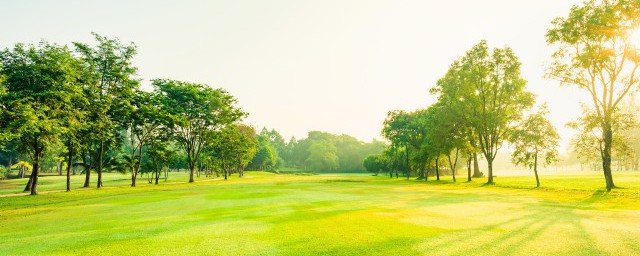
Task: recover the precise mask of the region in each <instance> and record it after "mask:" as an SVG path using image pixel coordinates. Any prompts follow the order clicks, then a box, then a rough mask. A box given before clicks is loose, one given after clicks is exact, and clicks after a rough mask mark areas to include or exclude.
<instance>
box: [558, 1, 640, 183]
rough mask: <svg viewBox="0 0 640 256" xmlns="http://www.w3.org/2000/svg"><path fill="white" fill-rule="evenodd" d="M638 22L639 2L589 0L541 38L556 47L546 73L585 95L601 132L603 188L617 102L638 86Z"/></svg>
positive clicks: (608, 180) (610, 180)
mask: <svg viewBox="0 0 640 256" xmlns="http://www.w3.org/2000/svg"><path fill="white" fill-rule="evenodd" d="M639 25H640V2H638V1H631V0H610V1H596V0H590V1H587V2H585V3H584V4H583V5H580V6H574V7H573V8H571V11H570V12H569V15H568V16H567V17H559V18H556V19H555V20H554V21H553V23H552V27H551V28H550V29H549V30H548V31H547V35H546V37H547V42H548V43H549V44H550V45H554V46H557V50H556V51H555V53H554V54H553V56H552V58H553V63H552V65H551V67H550V69H549V72H548V77H551V78H554V79H556V80H558V81H559V82H560V83H561V85H573V86H576V87H578V88H580V89H582V90H584V91H586V92H588V94H589V96H591V106H592V107H593V108H594V109H595V118H596V119H597V121H598V124H599V126H600V130H601V132H602V142H603V147H602V149H601V151H600V153H601V159H602V169H603V173H604V177H605V183H606V188H607V191H610V190H611V189H612V188H614V187H615V184H614V182H613V176H612V174H611V155H612V154H611V151H612V146H613V138H614V131H613V126H614V125H615V124H614V122H615V120H614V116H615V115H616V112H617V111H619V104H620V103H621V102H622V100H623V99H624V98H625V97H626V96H627V95H629V94H631V93H633V92H634V91H635V90H637V88H638V83H639V80H638V77H637V75H638V74H637V72H638V67H640V54H638V50H639V49H638V42H633V41H632V40H631V39H632V36H633V31H637V29H638V26H639Z"/></svg>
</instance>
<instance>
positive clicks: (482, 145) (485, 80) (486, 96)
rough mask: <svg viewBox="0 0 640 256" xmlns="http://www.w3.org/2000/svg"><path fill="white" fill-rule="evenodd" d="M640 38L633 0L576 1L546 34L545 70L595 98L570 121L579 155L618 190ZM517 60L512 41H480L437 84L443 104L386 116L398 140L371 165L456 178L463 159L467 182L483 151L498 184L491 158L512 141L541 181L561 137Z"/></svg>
mask: <svg viewBox="0 0 640 256" xmlns="http://www.w3.org/2000/svg"><path fill="white" fill-rule="evenodd" d="M639 35H640V2H638V1H627V0H616V1H597V0H590V1H586V2H584V3H583V4H582V5H578V6H574V7H573V8H571V10H570V11H569V14H568V15H567V16H566V17H559V18H556V19H555V20H553V22H552V24H551V28H549V29H548V31H547V34H546V39H547V42H548V44H549V45H550V46H552V47H553V48H554V49H555V52H554V53H553V55H552V56H551V59H552V62H551V64H550V65H549V67H548V70H547V73H546V74H545V76H546V77H547V78H549V79H553V80H556V81H558V82H559V83H560V84H561V85H562V86H565V85H566V86H575V87H577V88H579V89H581V90H583V91H585V92H587V93H588V95H589V96H590V98H591V100H592V101H591V102H589V103H584V104H583V115H582V116H581V117H580V118H579V119H578V120H576V121H573V122H571V123H569V124H567V125H568V126H569V127H571V128H574V129H577V130H578V131H579V135H578V136H576V137H575V138H574V139H573V140H572V142H571V145H572V146H573V147H574V150H575V151H576V152H577V153H578V154H579V155H580V156H581V158H583V159H585V160H594V159H600V164H601V166H602V171H603V174H604V177H605V184H606V188H607V190H611V189H612V188H614V187H615V185H614V183H613V175H612V172H611V169H612V167H611V164H612V159H613V157H614V156H615V155H617V156H619V157H620V158H623V157H625V156H632V155H634V153H632V152H633V149H634V146H633V143H631V141H633V140H632V137H633V131H634V129H636V127H637V124H636V116H637V114H636V112H634V111H629V109H633V108H632V107H626V108H625V107H624V106H623V104H624V103H625V102H630V101H629V99H628V98H629V95H633V94H634V93H635V92H636V91H637V90H638V89H639V88H638V84H639V79H638V67H640V54H639V50H640V49H639V48H640V42H638V40H640V37H638V36H639ZM520 66H521V63H520V62H519V61H518V58H517V56H516V55H515V54H514V52H513V50H512V49H511V48H510V47H504V48H494V49H493V50H490V48H489V46H488V45H487V42H486V41H481V42H480V43H478V44H477V45H475V46H474V47H472V48H471V49H470V50H469V51H467V52H466V54H465V55H464V56H463V57H460V58H459V59H457V60H455V61H454V62H453V63H452V64H451V65H450V67H449V70H448V71H447V73H446V74H445V75H444V76H443V77H442V78H440V79H439V80H438V81H437V83H436V85H435V86H434V87H433V88H432V89H431V91H430V92H431V93H432V94H434V95H436V96H437V97H438V101H437V103H435V104H433V105H432V106H430V107H429V108H427V109H421V110H417V111H413V112H406V111H391V112H389V114H388V116H387V119H386V120H385V121H384V128H383V131H382V134H383V136H384V137H385V138H387V139H388V140H389V141H390V142H391V145H390V147H389V148H388V149H387V150H386V151H385V152H384V153H382V154H378V155H372V156H370V157H368V158H367V159H366V160H365V161H364V165H365V166H367V169H368V170H370V171H372V172H375V173H378V172H387V173H389V175H390V176H393V175H394V174H395V176H396V177H398V171H400V172H404V175H406V177H407V178H409V177H410V176H411V175H416V176H418V177H419V178H424V179H428V177H429V175H430V173H435V176H436V179H439V176H440V174H441V172H442V171H443V170H444V171H447V172H448V173H449V174H451V175H452V176H453V181H456V177H455V175H456V170H457V167H458V163H459V162H460V161H459V160H460V159H461V158H462V159H463V162H465V163H466V167H467V180H469V181H470V180H471V178H472V177H473V176H475V177H478V176H480V172H479V171H478V164H477V162H478V160H477V159H478V156H479V155H480V156H481V157H482V158H484V159H485V161H486V163H487V172H488V174H487V183H493V178H494V173H493V166H492V164H493V161H494V159H495V157H496V156H497V153H498V150H499V149H500V148H501V147H503V146H504V145H505V144H510V145H511V146H512V148H513V154H512V162H513V163H515V164H518V165H523V166H526V167H529V168H531V169H533V171H534V173H535V176H536V182H537V185H538V186H540V181H539V178H538V175H537V169H538V166H539V164H549V163H551V162H554V161H556V160H557V155H558V153H557V150H556V148H557V146H558V139H559V136H558V134H557V132H556V130H555V128H554V127H553V125H552V124H551V123H550V122H549V121H548V120H547V119H546V118H545V115H546V114H547V113H548V110H547V108H546V106H544V104H542V105H540V106H539V107H538V109H532V107H533V106H534V105H535V96H534V95H533V94H532V93H531V92H529V91H527V89H526V81H525V80H524V79H523V78H522V77H521V73H520ZM630 104H631V105H633V104H632V103H630ZM527 113H528V115H527ZM472 166H473V167H472ZM472 168H473V169H474V175H472V174H471V170H472Z"/></svg>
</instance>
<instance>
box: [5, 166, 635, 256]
mask: <svg viewBox="0 0 640 256" xmlns="http://www.w3.org/2000/svg"><path fill="white" fill-rule="evenodd" d="M127 178H128V176H123V175H120V174H107V175H106V180H105V182H104V183H105V185H106V186H108V187H106V188H104V189H100V190H98V189H93V188H92V189H84V190H74V191H72V192H55V191H56V190H59V189H62V188H64V184H63V183H64V179H63V178H61V177H44V178H42V179H41V181H42V188H41V191H47V190H48V191H54V192H51V193H43V194H41V195H39V196H8V197H0V230H2V232H0V241H2V242H3V245H2V246H0V255H43V254H47V255H69V254H72V255H89V254H91V255H177V254H185V255H193V254H197V255H203V254H204V255H365V254H366V255H370V254H376V255H433V254H445V255H514V254H515V255H538V254H557V255H567V254H573V255H612V254H613V255H638V254H640V174H637V173H636V174H630V173H627V174H616V175H615V176H614V178H615V181H616V182H617V185H618V186H621V187H622V188H620V189H616V190H614V191H613V192H611V193H606V192H604V191H603V190H602V187H603V184H604V181H603V178H602V177H601V176H600V175H582V176H543V177H541V178H542V180H541V181H542V185H543V187H542V188H540V189H535V188H533V187H532V185H533V184H535V181H534V180H533V177H528V176H527V177H498V178H497V179H496V182H497V183H496V185H488V186H487V185H483V184H482V181H483V180H477V181H474V182H470V183H467V182H464V181H463V182H460V180H461V179H459V182H458V183H455V184H454V183H452V182H451V181H450V180H449V177H445V178H444V179H446V180H443V181H439V182H438V181H433V180H430V181H428V182H425V181H416V180H413V179H412V180H406V179H403V178H400V179H389V178H388V177H384V176H379V177H373V176H369V175H357V174H355V175H353V174H352V175H347V174H342V175H340V174H335V175H312V176H308V175H276V174H272V173H263V172H247V174H246V175H245V177H243V178H237V177H235V176H234V177H232V178H231V179H230V180H227V181H224V180H219V179H215V180H211V179H210V178H206V177H200V178H199V182H196V183H194V184H184V183H181V182H182V181H185V180H186V176H185V175H184V174H179V175H175V174H172V176H170V179H169V181H168V182H167V183H164V182H162V183H163V184H160V185H157V186H155V185H149V184H147V183H146V181H144V180H143V182H139V183H140V187H137V188H130V187H127V180H126V179H127ZM74 180H79V181H77V182H78V183H75V184H74V187H79V186H80V185H81V184H80V183H81V181H80V180H81V178H80V177H74ZM465 180H466V179H465ZM23 185H24V180H23V181H0V193H2V194H5V195H8V194H13V193H16V192H19V191H20V190H21V186H23ZM109 186H110V187H109Z"/></svg>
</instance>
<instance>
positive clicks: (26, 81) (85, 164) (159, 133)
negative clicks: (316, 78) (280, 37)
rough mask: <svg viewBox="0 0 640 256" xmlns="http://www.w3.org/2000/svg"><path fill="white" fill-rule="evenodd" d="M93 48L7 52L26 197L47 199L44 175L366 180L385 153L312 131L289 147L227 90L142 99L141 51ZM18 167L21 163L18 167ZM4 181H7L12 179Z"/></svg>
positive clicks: (171, 83) (170, 89)
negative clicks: (352, 176) (282, 172)
mask: <svg viewBox="0 0 640 256" xmlns="http://www.w3.org/2000/svg"><path fill="white" fill-rule="evenodd" d="M94 38H95V42H93V44H87V43H80V42H75V43H73V45H72V46H71V47H70V46H67V45H57V44H53V43H49V42H46V41H41V42H39V43H38V44H22V43H18V44H16V45H15V46H14V47H13V48H6V49H4V50H3V51H1V52H0V84H1V85H2V86H1V87H0V100H1V101H0V102H1V107H0V132H1V134H0V135H1V136H0V158H2V160H4V161H5V163H6V164H7V166H8V168H6V173H7V174H8V175H9V176H10V175H11V171H12V169H17V170H18V172H17V175H16V177H17V178H23V177H25V175H27V173H29V172H30V174H29V176H28V181H27V184H26V186H25V191H30V193H31V194H33V195H35V194H37V193H38V190H37V186H38V177H39V176H40V174H41V172H42V168H43V166H45V167H48V168H50V169H51V168H52V167H53V168H55V170H56V172H57V173H58V175H62V173H63V169H66V176H67V184H66V187H67V191H69V190H70V189H71V182H70V180H71V176H72V175H75V174H76V172H80V173H81V174H83V175H84V187H90V186H91V184H90V182H91V175H92V174H93V173H95V174H96V175H97V182H96V184H95V186H96V187H97V188H100V187H102V186H103V178H102V175H103V173H104V172H114V171H115V172H121V173H130V174H131V186H132V187H135V186H136V182H137V181H138V180H139V175H140V174H141V173H142V174H147V179H148V180H149V182H150V183H151V182H154V181H155V184H158V181H159V179H160V177H161V176H164V179H165V180H166V179H167V177H168V172H169V170H171V169H173V170H182V169H186V170H188V173H189V182H194V176H199V175H201V174H203V175H205V176H212V175H216V176H220V175H222V176H224V178H225V179H227V178H228V176H229V175H230V174H233V173H237V174H238V175H239V176H240V177H241V176H243V175H244V170H245V169H246V168H249V169H252V170H264V171H276V170H277V169H279V168H287V167H288V168H295V169H300V170H306V171H313V172H338V171H341V172H359V171H364V168H363V167H362V165H361V163H362V159H364V157H366V156H367V155H369V154H373V153H377V152H380V151H381V150H382V148H383V147H384V144H383V143H382V142H379V141H374V142H372V143H363V142H361V141H359V140H357V139H355V138H353V137H351V136H348V135H333V134H329V133H323V132H310V133H309V136H308V137H307V138H304V139H301V140H296V139H295V138H292V139H290V140H289V141H288V142H286V143H285V141H284V139H283V138H282V136H281V135H280V134H279V133H278V132H277V131H275V130H271V131H269V130H267V129H266V128H265V129H263V130H262V131H261V132H260V133H259V134H257V133H256V130H255V129H254V128H253V127H250V126H247V125H244V124H241V123H240V121H241V120H242V119H243V118H244V117H245V116H246V115H247V113H245V112H243V111H242V110H241V109H239V108H238V107H237V106H236V99H235V98H234V97H233V96H232V95H230V94H229V93H227V92H226V91H225V90H224V89H220V88H212V87H210V86H208V85H206V84H199V83H191V82H184V81H176V80H171V79H153V80H151V90H143V89H142V87H141V81H140V79H138V78H137V77H136V75H137V73H136V72H137V68H136V67H135V66H134V65H133V64H132V59H133V57H134V56H135V55H136V46H135V45H134V44H133V43H130V44H123V43H122V42H120V41H119V40H118V39H111V38H106V37H103V36H100V35H98V34H94ZM13 161H15V162H13ZM4 175H5V174H4V173H3V176H4Z"/></svg>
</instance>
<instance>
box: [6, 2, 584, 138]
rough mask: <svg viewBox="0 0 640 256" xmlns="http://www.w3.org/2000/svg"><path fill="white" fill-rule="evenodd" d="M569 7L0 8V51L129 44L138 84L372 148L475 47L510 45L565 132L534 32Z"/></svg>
mask: <svg viewBox="0 0 640 256" xmlns="http://www.w3.org/2000/svg"><path fill="white" fill-rule="evenodd" d="M578 3H580V1H572V0H565V1H562V0H538V1H514V0H488V1H472V0H469V1H462V0H457V1H442V0H439V1H402V0H393V1H391V0H390V1H374V0H363V1H346V0H340V1H338V0H336V1H327V0H322V1H320V0H318V1H302V0H290V1H289V0H275V1H267V0H261V1H243V0H229V1H159V0H154V1H84V0H78V1H32V0H15V1H9V0H0V12H1V14H0V24H2V26H1V27H0V48H5V47H9V46H12V45H13V44H15V43H17V42H37V41H38V40H40V39H47V40H49V41H52V42H56V43H60V44H67V43H70V42H72V41H84V42H88V41H90V40H91V34H90V33H91V32H97V33H99V34H102V35H105V36H108V37H117V38H120V39H121V40H122V41H124V42H135V43H136V45H137V46H138V50H139V55H138V56H137V58H136V59H135V64H136V65H137V66H138V67H139V75H140V78H142V79H144V80H145V82H144V84H149V82H148V80H149V79H152V78H171V79H178V80H185V81H191V82H200V83H206V84H209V85H212V86H214V87H223V88H225V89H226V90H228V91H229V92H230V93H231V94H233V95H235V96H236V97H237V98H238V100H239V105H240V107H241V108H242V109H244V110H245V111H247V112H249V113H250V116H249V117H248V118H247V119H246V122H247V123H249V124H251V125H254V126H256V127H257V128H261V127H262V126H267V127H269V128H275V129H276V130H278V131H279V132H280V133H282V134H283V136H285V137H286V138H289V137H290V136H296V137H304V136H306V133H307V132H308V131H309V130H322V131H328V132H332V133H347V134H351V135H354V136H356V137H358V138H360V139H362V140H366V141H369V140H371V139H372V138H379V137H380V129H381V123H382V121H383V120H384V118H385V116H386V113H387V111H389V110H393V109H406V110H414V109H417V108H423V107H426V106H428V105H430V104H432V103H433V102H434V97H433V96H431V95H429V93H428V90H429V88H430V87H432V86H433V85H434V84H435V82H436V80H437V79H438V78H439V77H441V76H442V75H443V74H444V73H445V72H446V70H447V68H448V67H449V65H450V64H451V62H453V60H454V59H455V58H457V57H459V56H461V55H463V54H464V53H465V51H467V50H468V49H469V48H470V47H471V46H472V45H474V44H476V43H478V42H479V41H480V40H481V39H486V40H488V42H489V45H490V46H492V47H496V46H499V47H502V46H505V45H508V46H511V47H512V48H513V49H514V51H515V52H516V54H517V55H518V56H519V57H520V61H521V62H522V63H523V66H522V72H523V76H524V78H525V79H527V80H528V81H529V83H528V87H529V88H530V90H531V91H533V92H534V93H536V94H537V95H538V101H539V102H547V103H548V104H549V107H550V109H551V111H552V113H551V115H550V119H551V120H552V121H553V123H554V124H555V125H556V127H557V128H558V129H559V131H560V133H561V135H562V137H563V141H564V143H563V144H565V143H566V142H567V140H568V139H569V138H570V136H571V135H572V134H573V132H572V131H571V130H569V129H567V128H565V126H564V124H565V123H567V122H568V121H571V120H573V119H575V118H576V117H577V116H578V115H579V114H580V110H579V103H578V98H579V97H582V96H581V95H583V93H582V92H580V91H577V90H576V89H572V88H560V87H559V86H558V84H557V83H556V82H554V81H549V80H545V79H544V78H543V75H544V70H545V66H546V64H547V63H548V62H549V59H550V55H551V51H552V49H551V48H550V47H548V46H547V45H546V42H545V37H544V35H545V32H546V30H547V29H548V28H549V26H550V22H551V20H552V19H553V18H555V17H558V16H565V15H567V14H568V12H569V8H570V7H571V6H572V5H575V4H578Z"/></svg>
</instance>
